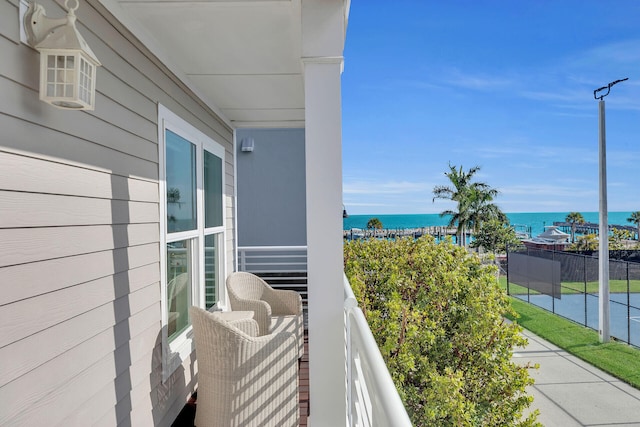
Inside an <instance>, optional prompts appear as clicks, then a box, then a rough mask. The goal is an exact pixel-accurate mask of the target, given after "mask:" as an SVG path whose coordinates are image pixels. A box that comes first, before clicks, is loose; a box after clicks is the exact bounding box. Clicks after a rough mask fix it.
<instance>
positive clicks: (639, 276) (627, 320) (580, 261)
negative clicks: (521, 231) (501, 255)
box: [506, 247, 640, 347]
mask: <svg viewBox="0 0 640 427" xmlns="http://www.w3.org/2000/svg"><path fill="white" fill-rule="evenodd" d="M617 255H619V254H617ZM617 255H614V256H612V258H613V257H615V256H617ZM636 255H638V254H637V253H636V254H631V256H632V257H633V256H636ZM636 259H637V258H636ZM506 262H507V268H506V272H507V293H508V294H509V295H511V296H513V297H516V298H519V299H521V300H523V301H526V302H528V303H530V304H534V305H536V306H538V307H541V308H544V309H545V310H548V311H551V312H552V313H555V314H558V315H560V316H563V317H566V318H567V319H570V320H573V321H574V322H577V323H580V324H582V325H584V326H587V327H590V328H592V329H594V330H596V331H597V330H598V292H599V290H598V287H599V283H598V257H597V252H596V253H594V254H593V255H585V254H578V253H571V252H562V251H551V250H544V249H536V248H527V247H524V248H522V247H519V248H517V249H511V248H510V249H509V251H508V252H507V260H506ZM609 293H610V295H609V303H610V316H611V323H610V325H611V336H613V337H615V338H616V339H617V340H620V341H624V342H627V343H629V344H631V345H634V346H636V347H640V263H636V262H629V261H623V260H618V259H610V260H609Z"/></svg>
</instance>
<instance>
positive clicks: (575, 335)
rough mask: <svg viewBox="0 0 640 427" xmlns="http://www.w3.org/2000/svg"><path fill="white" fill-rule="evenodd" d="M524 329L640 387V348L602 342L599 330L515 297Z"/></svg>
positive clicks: (513, 304)
mask: <svg viewBox="0 0 640 427" xmlns="http://www.w3.org/2000/svg"><path fill="white" fill-rule="evenodd" d="M511 305H512V307H513V308H514V310H515V311H516V312H517V313H518V315H519V318H517V319H513V318H511V317H510V316H507V317H508V318H509V319H511V320H514V321H515V322H517V323H518V324H519V325H520V326H522V327H523V328H525V329H527V330H529V331H531V332H533V333H534V334H536V335H538V336H540V337H542V338H544V339H546V340H547V341H549V342H551V343H553V344H555V345H557V346H558V347H560V348H562V349H564V350H566V351H567V352H569V353H571V354H573V355H575V356H577V357H579V358H580V359H583V360H585V361H586V362H588V363H590V364H592V365H593V366H596V367H598V368H600V369H602V370H603V371H605V372H608V373H610V374H611V375H613V376H615V377H617V378H619V379H621V380H622V381H624V382H626V383H628V384H631V385H632V386H633V387H635V388H637V389H640V349H637V348H635V347H632V346H630V345H627V344H624V343H620V342H614V341H612V342H609V343H607V344H601V343H600V342H599V338H598V333H597V332H596V331H594V330H592V329H589V328H586V327H584V326H581V325H579V324H577V323H574V322H572V321H570V320H566V319H564V318H562V317H560V316H556V315H554V314H553V313H550V312H548V311H546V310H544V309H541V308H538V307H536V306H534V305H531V304H528V303H526V302H523V301H521V300H519V299H517V298H511Z"/></svg>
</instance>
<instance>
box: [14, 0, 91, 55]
mask: <svg viewBox="0 0 640 427" xmlns="http://www.w3.org/2000/svg"><path fill="white" fill-rule="evenodd" d="M65 7H67V8H68V10H69V13H68V15H67V16H65V17H64V18H49V17H48V16H47V15H46V12H45V10H44V7H43V6H42V5H40V4H38V3H29V7H28V9H27V11H26V12H25V14H24V30H25V33H26V34H27V42H28V43H29V44H30V45H31V46H33V47H35V46H36V45H37V44H38V43H40V42H41V41H43V40H44V39H45V38H46V37H47V35H49V34H50V33H51V32H52V31H53V30H55V29H56V28H58V27H61V26H63V25H66V23H67V22H68V21H69V18H70V17H72V16H73V17H74V18H75V13H74V12H75V10H76V9H77V8H78V3H77V1H76V6H75V7H73V8H69V7H68V0H67V1H65Z"/></svg>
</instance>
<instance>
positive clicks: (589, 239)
mask: <svg viewBox="0 0 640 427" xmlns="http://www.w3.org/2000/svg"><path fill="white" fill-rule="evenodd" d="M569 249H570V250H574V251H595V250H597V249H598V236H596V235H595V234H585V235H584V236H579V237H578V239H577V240H576V242H575V243H573V244H571V246H569Z"/></svg>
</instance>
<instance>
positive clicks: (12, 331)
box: [0, 0, 235, 426]
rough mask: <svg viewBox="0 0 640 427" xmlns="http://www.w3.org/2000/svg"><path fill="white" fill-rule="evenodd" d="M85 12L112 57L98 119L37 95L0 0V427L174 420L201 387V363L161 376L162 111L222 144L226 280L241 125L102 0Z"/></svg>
mask: <svg viewBox="0 0 640 427" xmlns="http://www.w3.org/2000/svg"><path fill="white" fill-rule="evenodd" d="M43 6H44V7H45V9H46V10H47V14H48V15H50V16H62V15H63V14H64V12H63V10H62V8H61V6H60V4H59V3H55V2H53V1H52V0H46V1H44V2H43ZM76 14H77V15H78V23H79V28H80V31H81V33H82V35H83V37H84V38H85V39H86V40H87V42H88V43H89V45H90V46H91V48H92V50H93V51H94V52H95V53H96V56H97V57H98V58H99V59H100V61H101V62H102V64H103V66H102V67H100V68H99V69H98V74H97V94H96V110H95V111H92V112H81V111H64V110H60V109H56V108H53V107H51V106H49V105H47V104H44V103H43V102H41V101H39V99H38V73H39V70H38V61H39V55H38V53H37V52H36V51H35V50H33V49H31V48H30V47H28V46H25V45H23V44H21V43H20V42H19V32H18V30H19V26H18V2H17V1H16V0H0V57H1V58H2V60H1V61H0V129H2V130H3V132H2V135H1V136H0V242H2V244H1V245H0V360H1V361H2V363H0V402H3V404H2V405H0V425H5V424H6V425H16V426H18V425H65V426H67V425H116V424H117V425H170V424H171V422H172V421H173V419H174V418H175V416H176V415H177V413H178V412H179V410H180V409H181V408H182V406H183V405H184V403H185V399H186V397H187V396H188V395H189V394H190V392H191V391H193V388H194V386H195V379H194V378H193V374H194V369H193V362H194V360H193V355H192V358H191V359H188V360H186V361H185V362H184V364H183V366H182V368H181V369H178V370H177V372H176V373H175V374H174V375H173V376H172V378H170V379H169V380H168V381H167V382H166V383H163V382H162V357H161V345H160V344H161V310H162V308H161V302H160V259H159V254H160V251H161V250H162V249H161V248H160V245H159V239H160V234H159V233H160V230H159V206H158V203H159V195H158V143H157V104H158V103H162V104H164V105H165V106H166V107H168V108H169V109H170V110H172V111H173V112H174V113H176V114H177V115H179V116H180V117H182V118H183V119H185V120H187V121H188V122H190V123H191V124H193V125H194V126H196V127H197V128H198V129H200V130H201V131H202V132H204V133H206V134H207V135H209V136H210V137H211V138H213V139H214V140H215V141H217V142H218V143H220V144H222V145H223V146H224V147H225V149H226V151H227V153H226V156H225V169H226V174H225V179H226V186H225V192H226V193H227V197H226V200H227V204H228V206H227V212H226V216H227V225H228V226H227V242H226V246H227V253H228V258H227V270H228V271H230V270H231V268H232V265H233V250H234V245H235V242H234V240H233V236H234V230H233V227H232V224H233V199H232V196H233V192H234V188H233V182H234V180H233V176H234V175H233V174H234V169H233V150H232V142H231V141H232V131H231V129H230V128H229V127H228V126H227V125H226V124H224V123H223V122H222V121H220V120H218V119H217V118H216V117H215V115H214V114H213V113H212V112H211V111H210V110H209V109H207V108H206V106H204V104H203V103H202V102H201V101H199V100H198V99H197V98H195V97H194V96H192V95H191V93H190V92H189V91H188V89H187V88H186V87H185V86H184V85H183V84H181V83H180V82H178V81H177V80H176V79H175V78H174V77H173V76H172V75H171V74H170V73H169V72H168V71H167V70H166V69H165V68H164V67H163V66H162V65H159V64H158V63H157V61H156V60H155V59H154V57H153V56H152V55H150V54H149V53H148V52H146V51H145V50H144V47H142V46H140V45H139V44H138V43H137V42H136V41H134V40H135V38H133V37H130V36H129V35H128V34H127V32H126V30H125V29H123V28H122V27H121V25H120V24H119V23H118V22H112V21H111V20H112V19H113V18H112V17H111V15H110V14H109V13H108V12H106V11H105V10H104V9H103V7H102V6H101V5H100V3H98V2H97V1H95V0H90V1H89V2H88V3H83V4H82V5H81V7H80V8H79V9H78V10H77V11H76ZM130 40H131V41H130Z"/></svg>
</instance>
